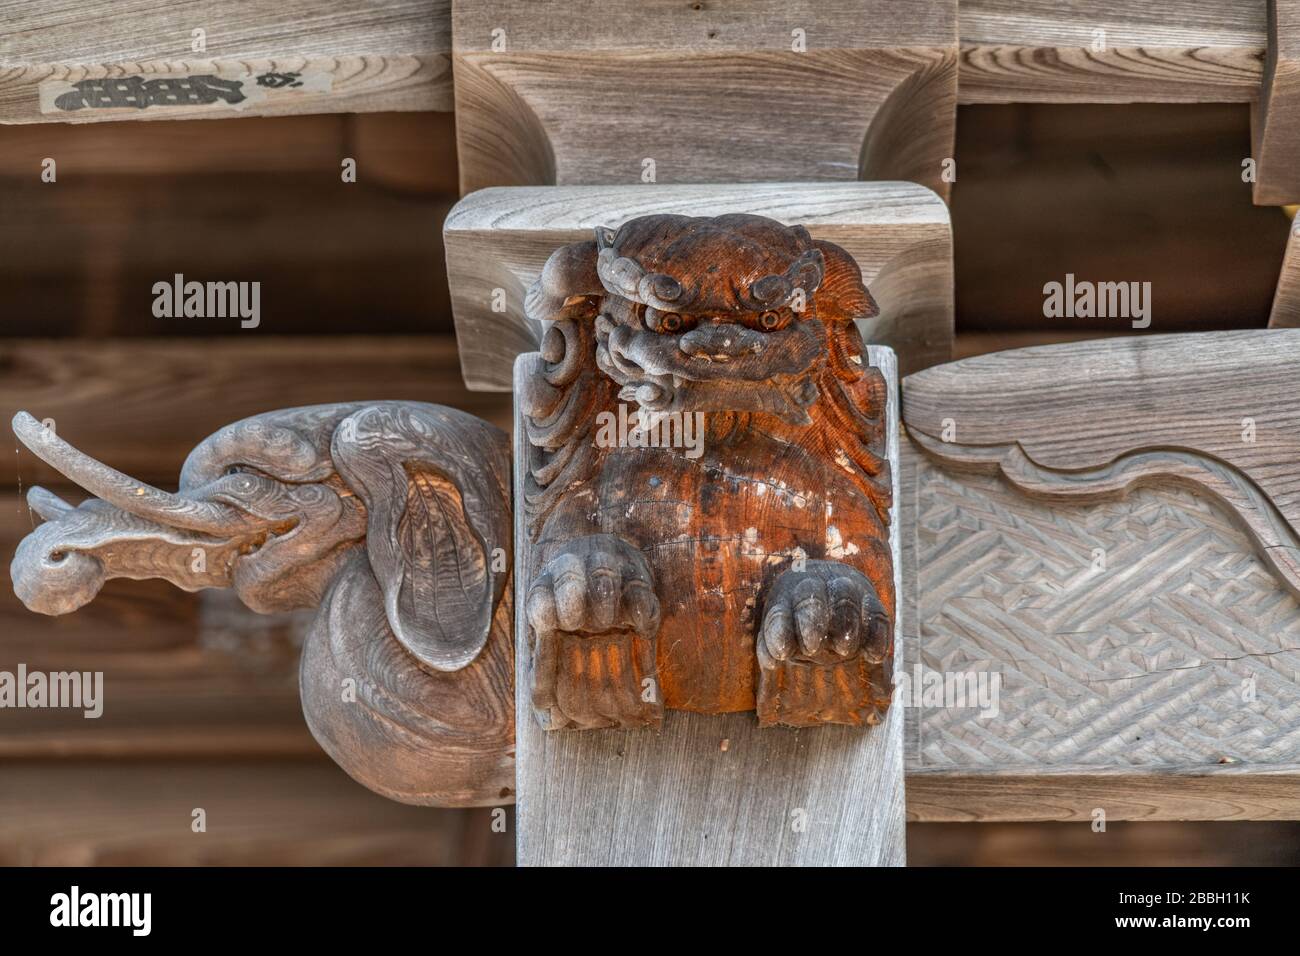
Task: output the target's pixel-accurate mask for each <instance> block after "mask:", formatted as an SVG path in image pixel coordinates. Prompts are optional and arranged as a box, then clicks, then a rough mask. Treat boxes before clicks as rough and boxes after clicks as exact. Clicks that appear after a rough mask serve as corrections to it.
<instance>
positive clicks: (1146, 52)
mask: <svg viewBox="0 0 1300 956" xmlns="http://www.w3.org/2000/svg"><path fill="white" fill-rule="evenodd" d="M1098 31H1101V32H1098ZM1265 44H1266V31H1265V17H1264V5H1263V3H1258V2H1250V3H1242V2H1236V0H1158V2H1154V3H1147V4H1134V3H1132V2H1130V0H1074V2H1071V3H1060V2H1059V0H962V3H961V68H960V72H959V87H958V97H959V100H960V102H962V103H1026V102H1042V103H1133V102H1142V103H1248V102H1251V101H1252V100H1253V99H1255V97H1256V96H1257V95H1258V94H1259V83H1260V76H1261V73H1262V67H1263V64H1262V60H1263V54H1264V49H1265Z"/></svg>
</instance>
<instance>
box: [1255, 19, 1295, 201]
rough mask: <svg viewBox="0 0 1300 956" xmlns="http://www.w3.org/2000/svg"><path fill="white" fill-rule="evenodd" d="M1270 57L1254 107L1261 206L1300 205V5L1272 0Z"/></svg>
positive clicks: (1258, 198) (1258, 190)
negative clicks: (1298, 159) (1299, 155)
mask: <svg viewBox="0 0 1300 956" xmlns="http://www.w3.org/2000/svg"><path fill="white" fill-rule="evenodd" d="M1267 6H1268V56H1267V58H1266V59H1265V61H1264V80H1263V85H1262V86H1261V88H1260V94H1259V97H1258V99H1257V100H1256V101H1255V103H1254V104H1253V105H1252V107H1251V127H1252V133H1253V143H1252V146H1253V148H1254V157H1255V161H1256V163H1257V164H1258V166H1257V168H1256V180H1255V202H1257V203H1259V204H1260V205H1261V206H1280V205H1283V204H1285V203H1294V202H1298V201H1300V164H1297V162H1296V159H1295V156H1296V150H1297V148H1300V3H1297V2H1295V0H1267Z"/></svg>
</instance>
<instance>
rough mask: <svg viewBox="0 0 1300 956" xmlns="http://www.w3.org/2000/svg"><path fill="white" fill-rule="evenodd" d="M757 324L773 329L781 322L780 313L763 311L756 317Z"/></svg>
mask: <svg viewBox="0 0 1300 956" xmlns="http://www.w3.org/2000/svg"><path fill="white" fill-rule="evenodd" d="M758 324H759V325H761V326H762V327H763V328H765V329H774V328H776V327H777V326H778V325H780V324H781V313H779V312H764V313H763V314H762V315H760V316H759V317H758Z"/></svg>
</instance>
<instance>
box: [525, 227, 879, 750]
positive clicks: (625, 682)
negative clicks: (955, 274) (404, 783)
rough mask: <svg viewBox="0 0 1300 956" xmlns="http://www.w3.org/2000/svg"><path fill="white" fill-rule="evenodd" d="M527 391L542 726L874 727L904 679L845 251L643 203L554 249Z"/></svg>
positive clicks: (534, 294)
mask: <svg viewBox="0 0 1300 956" xmlns="http://www.w3.org/2000/svg"><path fill="white" fill-rule="evenodd" d="M527 312H528V315H529V317H530V318H532V319H535V320H537V321H540V322H541V323H543V324H544V326H545V334H544V338H543V340H542V346H541V356H542V360H543V361H542V363H541V365H540V368H541V371H540V373H539V374H536V375H533V376H531V377H528V378H526V379H525V380H524V381H523V383H522V385H521V387H520V393H519V394H518V396H517V397H518V401H519V402H520V408H521V411H522V414H523V417H524V423H525V430H526V436H527V442H526V448H527V455H528V460H527V461H525V462H521V463H520V466H521V467H523V468H524V469H526V471H525V476H524V487H525V493H524V500H523V502H522V503H521V507H522V508H523V509H524V519H525V521H524V525H525V533H526V538H527V542H526V546H527V547H529V548H530V549H531V553H530V555H529V567H530V568H531V569H532V572H531V573H532V574H533V577H532V579H531V580H530V581H529V582H528V588H527V596H526V602H525V616H526V619H527V623H528V635H529V641H530V645H531V647H530V652H531V654H530V659H531V669H530V674H529V679H530V687H529V692H530V695H531V701H532V704H533V707H534V710H535V712H536V715H537V718H538V720H539V721H540V723H541V724H542V725H543V726H545V727H547V728H548V729H553V730H554V729H564V728H574V729H589V728H601V727H625V728H627V727H645V726H655V725H657V724H659V722H660V721H661V720H662V716H663V711H664V709H665V708H669V709H679V710H689V711H697V712H704V713H728V712H735V711H746V710H757V713H758V719H759V722H760V724H763V725H771V724H786V725H791V726H800V727H802V726H813V725H818V724H825V723H839V724H863V723H867V724H870V723H876V722H878V721H879V720H880V718H881V716H882V714H883V713H884V711H885V710H886V709H887V707H888V705H889V699H890V695H891V693H892V684H891V677H890V675H891V674H892V655H893V624H892V622H893V615H894V586H893V570H892V561H891V555H890V549H889V534H888V524H889V520H890V519H889V514H890V505H891V476H890V465H889V461H888V457H887V455H886V452H885V437H886V424H887V423H886V421H885V416H886V411H885V410H886V391H885V382H884V378H883V376H882V375H881V374H880V372H879V371H878V370H877V369H875V368H873V367H871V366H870V365H869V364H868V362H867V359H866V353H865V349H864V347H863V344H862V341H861V337H860V336H859V333H858V331H857V327H856V326H855V325H854V320H856V319H865V318H868V317H870V316H872V315H874V314H875V313H876V309H875V304H874V303H873V301H872V299H871V296H870V295H869V293H868V292H867V290H866V288H865V287H864V286H863V283H862V278H861V273H860V271H859V269H858V267H857V265H856V263H854V261H853V259H852V258H851V257H850V256H849V255H848V254H847V253H845V252H844V250H842V249H840V248H839V247H838V246H835V245H833V244H831V243H828V242H823V241H814V240H813V239H812V238H811V237H810V236H809V234H808V232H807V230H806V229H804V228H803V227H801V226H790V227H787V226H785V225H782V224H780V223H778V222H775V221H773V220H770V219H765V218H762V217H759V216H749V215H725V216H719V217H716V218H695V217H686V216H675V215H652V216H644V217H640V218H637V219H633V220H630V221H629V222H627V223H625V224H624V225H623V226H622V227H621V228H619V229H617V230H615V229H609V228H603V227H602V228H598V229H597V230H596V234H595V238H594V239H593V240H590V241H586V242H580V243H575V244H573V245H569V246H565V247H563V248H561V249H559V250H557V251H556V252H555V253H554V254H553V255H552V256H551V257H550V259H549V261H548V262H547V264H546V267H545V269H544V271H543V273H542V275H541V277H540V279H539V280H538V281H537V283H535V285H534V286H533V287H532V289H531V290H530V291H529V295H528V300H527Z"/></svg>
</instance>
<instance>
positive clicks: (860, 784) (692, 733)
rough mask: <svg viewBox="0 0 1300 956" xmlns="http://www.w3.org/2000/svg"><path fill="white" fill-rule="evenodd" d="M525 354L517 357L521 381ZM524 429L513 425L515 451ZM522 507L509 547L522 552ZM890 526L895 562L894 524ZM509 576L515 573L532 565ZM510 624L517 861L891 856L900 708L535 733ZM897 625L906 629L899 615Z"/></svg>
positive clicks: (899, 830) (886, 861)
mask: <svg viewBox="0 0 1300 956" xmlns="http://www.w3.org/2000/svg"><path fill="white" fill-rule="evenodd" d="M869 351H870V355H869V363H870V364H871V365H875V366H877V367H879V368H880V369H881V371H882V372H883V373H884V374H885V378H886V381H887V382H888V383H889V408H890V411H889V421H890V427H889V436H890V437H889V447H890V449H891V454H890V457H891V458H892V457H893V454H894V453H895V451H896V449H897V441H898V434H897V423H896V420H895V419H894V417H893V415H894V412H893V408H895V407H896V406H895V402H896V401H897V392H896V385H895V383H896V377H895V376H896V372H895V370H894V363H893V356H892V354H891V353H890V352H889V351H888V350H887V349H881V348H872V349H870V350H869ZM538 361H540V356H537V355H523V356H521V357H520V358H519V360H518V372H519V375H520V376H521V379H522V378H526V377H528V376H530V375H535V374H536V368H535V367H534V363H536V362H538ZM523 434H524V428H523V425H522V423H520V424H517V425H516V458H519V457H521V456H522V454H523V452H524V448H525V446H524V445H523V444H522V442H523ZM896 491H897V489H896ZM515 494H516V500H518V499H519V497H520V495H521V494H522V484H521V481H520V475H519V474H518V473H516V492H515ZM522 510H523V509H516V531H515V535H516V542H517V544H516V554H519V555H526V553H527V549H526V542H527V537H526V535H527V532H526V529H525V527H524V523H523V517H522ZM890 527H891V545H892V547H893V548H894V555H895V568H898V566H899V565H898V561H897V557H898V551H897V548H898V540H899V533H898V524H897V521H893V522H891V525H890ZM522 560H524V559H522V558H521V561H522ZM516 574H517V580H521V581H527V580H529V578H530V577H531V569H530V568H528V567H527V566H519V567H517V568H516ZM896 575H897V572H896ZM897 583H898V582H897V580H896V582H895V585H896V587H897ZM523 601H524V595H522V594H520V595H519V596H518V599H517V604H518V605H519V606H522V604H523ZM518 620H519V626H518V627H519V629H518V638H517V642H516V647H517V653H516V659H517V662H518V670H517V672H516V674H517V676H516V690H517V693H518V695H519V696H518V698H517V705H516V710H517V713H518V715H519V717H518V726H517V747H518V765H517V780H518V785H519V792H518V797H517V799H518V809H517V820H518V827H519V831H518V833H519V838H518V861H519V863H520V865H524V866H553V865H608V864H613V865H691V864H697V865H773V864H787V865H788V864H809V865H818V864H820V865H845V864H856V865H902V864H903V862H904V860H905V847H904V841H905V836H904V825H903V816H904V813H903V800H904V792H903V779H902V729H903V728H902V719H901V715H902V709H901V708H891V709H890V710H889V712H888V714H887V715H886V717H885V720H884V721H883V722H882V723H881V724H880V725H878V726H876V727H872V728H870V729H867V728H855V727H842V726H833V727H818V728H804V729H793V728H771V727H769V728H763V729H760V728H759V727H758V724H757V721H756V719H755V717H754V715H753V714H746V713H740V714H728V715H704V714H692V713H684V712H677V711H669V712H668V713H667V714H665V719H664V723H663V726H662V728H661V729H660V730H659V731H658V732H655V731H651V730H646V729H642V730H633V731H624V730H593V731H584V732H573V733H548V732H546V731H544V730H543V729H542V728H541V727H540V726H539V725H538V724H537V723H536V721H535V720H533V719H532V717H531V715H530V713H529V711H530V706H531V705H530V701H529V699H528V696H527V692H526V688H527V686H528V682H527V679H526V678H527V674H528V666H529V656H528V654H527V653H526V648H527V641H526V638H527V634H526V627H527V625H526V622H525V620H524V617H523V615H522V614H520V615H519V616H518ZM897 627H898V631H899V633H907V626H906V623H905V622H901V621H900V622H899V623H898V624H897Z"/></svg>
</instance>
